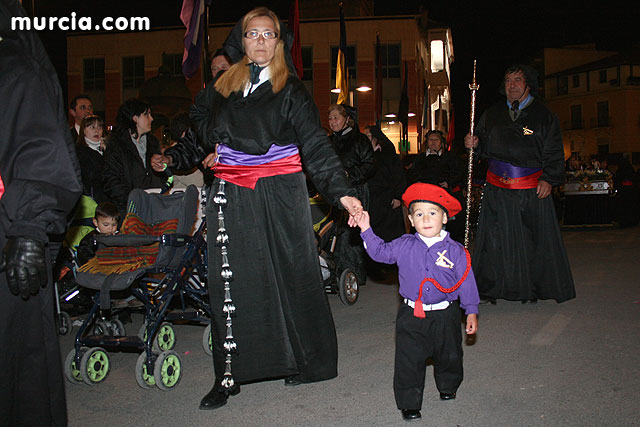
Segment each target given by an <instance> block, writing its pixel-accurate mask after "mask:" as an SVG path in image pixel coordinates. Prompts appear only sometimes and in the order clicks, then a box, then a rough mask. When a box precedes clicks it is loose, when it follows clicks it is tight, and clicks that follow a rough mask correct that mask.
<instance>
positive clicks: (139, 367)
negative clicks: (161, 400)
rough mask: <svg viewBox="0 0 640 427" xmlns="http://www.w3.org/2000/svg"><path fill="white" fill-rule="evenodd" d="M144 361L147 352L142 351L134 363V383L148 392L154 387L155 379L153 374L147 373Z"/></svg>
mask: <svg viewBox="0 0 640 427" xmlns="http://www.w3.org/2000/svg"><path fill="white" fill-rule="evenodd" d="M154 355H155V353H154ZM146 361H147V352H146V351H143V352H142V353H140V356H138V361H137V362H136V382H137V383H138V385H139V386H140V387H142V388H144V389H146V390H148V389H150V388H153V387H154V386H155V385H156V379H155V377H154V376H153V374H151V373H149V369H148V368H147V364H146V363H145V362H146Z"/></svg>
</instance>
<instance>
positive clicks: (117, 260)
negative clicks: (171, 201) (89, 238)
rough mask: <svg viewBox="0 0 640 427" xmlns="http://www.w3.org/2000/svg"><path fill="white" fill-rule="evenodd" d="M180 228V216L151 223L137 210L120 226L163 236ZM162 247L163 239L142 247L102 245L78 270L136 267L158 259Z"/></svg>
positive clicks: (128, 231)
mask: <svg viewBox="0 0 640 427" xmlns="http://www.w3.org/2000/svg"><path fill="white" fill-rule="evenodd" d="M177 229H178V220H177V219H169V220H166V221H162V222H159V223H157V224H152V225H149V224H146V223H145V222H143V221H142V220H141V219H140V217H139V216H137V215H136V214H134V213H128V214H127V216H126V217H125V219H124V221H123V223H122V227H121V228H120V234H121V235H122V234H137V235H147V236H162V235H163V234H171V233H175V232H176V230H177ZM158 250H159V243H153V244H151V245H147V246H140V247H127V246H111V247H106V248H102V249H98V250H97V251H96V256H95V257H93V258H92V259H90V260H89V261H88V262H87V263H86V264H84V265H83V266H81V267H80V268H79V270H78V271H82V272H87V273H102V274H112V273H115V274H120V273H126V272H129V271H134V270H137V269H139V268H142V267H145V266H148V265H152V264H153V263H154V262H156V257H157V256H158Z"/></svg>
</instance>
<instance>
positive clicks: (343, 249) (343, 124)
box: [329, 104, 375, 285]
mask: <svg viewBox="0 0 640 427" xmlns="http://www.w3.org/2000/svg"><path fill="white" fill-rule="evenodd" d="M329 127H330V128H331V132H332V134H331V136H330V139H331V143H332V145H333V148H334V149H335V150H336V153H337V154H338V157H339V158H340V161H341V162H342V166H343V167H344V169H345V171H346V172H347V177H348V178H349V181H350V183H351V185H352V186H354V187H355V188H356V191H357V196H358V199H360V200H361V201H362V205H363V206H364V207H365V209H368V207H369V188H368V186H367V181H368V180H369V179H370V178H371V177H372V176H373V174H374V173H375V164H374V159H373V148H371V142H370V141H369V140H368V139H367V137H366V136H364V135H363V134H362V133H361V132H360V131H359V130H358V127H357V125H356V111H355V109H354V108H353V107H351V106H349V105H342V104H333V105H331V106H330V107H329ZM335 255H336V260H337V262H338V269H339V270H344V269H345V268H347V267H349V268H351V269H353V270H354V272H355V273H356V275H357V276H358V284H359V285H364V284H365V282H366V280H367V273H366V266H365V259H366V255H365V253H364V248H363V247H362V239H360V233H359V232H358V230H357V229H355V228H351V229H347V230H345V232H344V233H343V234H342V235H341V236H340V239H338V242H337V244H336V249H335Z"/></svg>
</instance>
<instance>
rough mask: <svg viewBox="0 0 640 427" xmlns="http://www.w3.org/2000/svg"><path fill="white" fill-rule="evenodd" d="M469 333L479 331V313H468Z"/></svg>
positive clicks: (472, 333) (467, 330)
mask: <svg viewBox="0 0 640 427" xmlns="http://www.w3.org/2000/svg"><path fill="white" fill-rule="evenodd" d="M466 332H467V335H474V334H475V333H476V332H478V315H477V314H467V329H466Z"/></svg>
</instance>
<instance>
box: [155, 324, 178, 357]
mask: <svg viewBox="0 0 640 427" xmlns="http://www.w3.org/2000/svg"><path fill="white" fill-rule="evenodd" d="M175 346H176V332H175V330H174V329H173V326H171V324H170V323H166V322H165V323H162V324H161V325H160V328H158V332H157V333H156V337H155V339H154V340H153V349H154V350H157V351H161V352H162V351H169V350H173V348H174V347H175Z"/></svg>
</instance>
